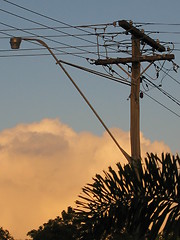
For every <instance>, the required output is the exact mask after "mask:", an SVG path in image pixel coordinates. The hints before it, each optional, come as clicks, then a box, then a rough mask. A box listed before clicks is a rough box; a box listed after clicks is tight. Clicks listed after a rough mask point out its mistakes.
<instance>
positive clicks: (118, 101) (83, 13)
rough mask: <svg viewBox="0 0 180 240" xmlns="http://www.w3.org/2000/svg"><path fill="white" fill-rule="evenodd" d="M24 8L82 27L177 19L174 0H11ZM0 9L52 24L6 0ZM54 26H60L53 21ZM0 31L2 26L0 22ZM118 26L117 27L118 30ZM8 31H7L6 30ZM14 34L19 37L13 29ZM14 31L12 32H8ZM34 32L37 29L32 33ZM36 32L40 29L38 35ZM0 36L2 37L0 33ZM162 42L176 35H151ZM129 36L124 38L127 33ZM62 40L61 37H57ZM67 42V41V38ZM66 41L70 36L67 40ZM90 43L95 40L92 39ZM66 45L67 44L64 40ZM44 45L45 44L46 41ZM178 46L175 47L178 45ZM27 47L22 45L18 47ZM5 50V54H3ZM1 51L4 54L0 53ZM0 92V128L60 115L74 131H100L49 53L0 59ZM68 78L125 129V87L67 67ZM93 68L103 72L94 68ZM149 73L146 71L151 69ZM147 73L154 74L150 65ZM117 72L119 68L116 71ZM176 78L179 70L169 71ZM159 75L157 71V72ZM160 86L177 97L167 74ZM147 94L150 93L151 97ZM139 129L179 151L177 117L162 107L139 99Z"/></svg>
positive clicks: (5, 45) (19, 23)
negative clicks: (119, 21) (121, 21)
mask: <svg viewBox="0 0 180 240" xmlns="http://www.w3.org/2000/svg"><path fill="white" fill-rule="evenodd" d="M14 3H17V4H19V5H21V6H23V7H25V8H28V9H31V10H35V11H36V12H39V13H42V14H44V15H47V16H49V17H52V18H54V19H57V20H59V21H62V22H64V23H67V24H69V25H76V26H77V25H87V24H98V23H112V22H113V21H117V20H121V19H126V20H133V22H143V23H144V22H155V23H173V24H174V23H180V19H179V12H178V11H179V6H180V3H179V1H171V2H170V1H114V0H112V1H101V0H100V1H95V0H93V1H82V0H81V1H80V0H77V1H56V0H53V1H40V0H36V1H21V0H19V1H14ZM1 8H2V9H3V10H6V11H9V12H11V13H14V14H17V15H19V16H23V17H27V18H28V19H30V20H33V21H37V22H39V23H41V24H44V25H48V26H51V27H56V26H58V24H57V23H55V22H53V21H50V20H48V19H45V18H43V17H39V16H37V15H35V14H32V13H28V12H27V11H24V10H22V9H19V8H17V7H15V6H13V5H11V4H8V3H6V2H5V1H1ZM0 14H1V19H2V22H3V23H5V24H7V25H10V26H13V27H16V28H22V29H24V28H33V27H38V25H36V24H33V23H32V22H28V21H25V20H23V19H19V18H17V17H15V16H12V15H10V14H7V13H5V12H2V11H1V13H0ZM59 26H60V24H59ZM179 27H180V26H168V25H165V26H162V25H155V26H154V25H149V26H146V25H145V26H143V28H144V29H145V30H149V31H153V30H156V31H178V30H179ZM1 29H2V30H3V29H8V27H6V26H4V25H2V24H1ZM118 30H120V29H118ZM8 33H10V34H12V32H8ZM15 33H16V34H15V35H17V34H18V35H20V34H22V35H25V34H24V33H22V32H21V31H16V32H15ZM13 34H14V33H13ZM36 34H38V32H36ZM39 34H40V33H39ZM1 36H2V37H3V36H5V35H3V34H1ZM151 37H152V38H153V37H155V38H156V37H159V38H161V39H160V40H162V41H172V42H173V41H176V42H178V40H179V35H178V34H176V35H175V34H154V35H153V34H152V35H151ZM129 39H130V36H129ZM0 41H1V50H8V49H9V48H10V47H9V40H8V39H0ZM63 41H66V40H64V39H63ZM67 41H69V40H68V39H67ZM71 41H72V40H71ZM94 41H96V38H94ZM69 43H70V44H72V42H69ZM48 44H49V45H50V46H51V45H52V43H49V42H48ZM178 46H179V45H175V47H176V48H178ZM27 47H33V46H32V44H30V43H29V44H28V45H27V43H23V44H22V48H27ZM173 53H174V54H175V56H176V60H175V62H176V63H177V64H179V62H180V58H179V52H178V51H176V52H173ZM7 54H10V53H7ZM1 55H4V52H1ZM61 59H63V60H66V61H70V62H73V63H76V64H79V65H83V66H88V67H91V66H90V65H89V64H87V62H86V60H84V59H79V58H76V57H73V56H71V55H70V56H62V57H61ZM0 61H1V90H0V91H1V94H0V102H1V104H0V112H1V121H0V129H1V130H3V129H6V128H10V127H13V126H15V125H16V124H18V123H28V122H33V121H39V120H41V119H43V118H56V117H58V118H60V119H61V120H62V121H63V122H65V123H67V124H69V125H70V126H71V127H72V128H74V129H75V130H77V131H84V130H88V131H92V132H94V133H97V134H101V133H102V131H103V129H102V127H101V126H100V124H99V123H98V121H97V120H96V119H95V117H94V116H93V114H92V113H91V111H90V110H89V109H88V107H87V106H86V104H85V103H84V102H83V100H82V99H81V97H80V96H78V94H77V92H76V90H75V89H74V88H73V86H72V85H71V84H70V83H69V81H68V79H67V78H66V77H65V76H64V74H63V73H62V71H61V70H60V69H59V68H58V66H56V65H55V62H54V60H53V59H52V58H51V57H50V56H44V57H7V58H5V57H1V58H0ZM67 69H68V71H69V72H70V74H72V77H73V78H74V80H75V81H76V82H77V83H78V84H79V86H80V87H81V88H82V90H83V91H84V93H85V94H86V96H87V97H88V99H89V100H90V101H91V103H92V104H93V106H94V107H95V109H96V110H97V111H98V113H99V114H100V115H101V116H102V118H103V120H104V121H105V122H106V123H107V125H108V126H109V127H119V128H121V129H123V130H126V131H128V130H129V118H130V117H129V109H130V106H129V105H130V102H129V101H128V100H127V98H128V96H129V93H130V88H129V87H127V86H123V85H121V84H116V83H114V82H110V81H106V80H105V79H101V78H99V77H97V76H91V75H90V74H88V73H84V72H81V71H79V70H75V69H72V68H67ZM95 69H96V70H100V71H104V70H103V69H102V68H100V67H96V68H95ZM151 71H152V72H151ZM151 71H150V74H151V76H154V74H155V73H154V68H153V67H152V68H151ZM119 73H120V74H121V73H122V72H121V71H120V70H119ZM170 74H171V76H173V77H174V78H175V79H176V80H177V81H178V80H179V73H177V74H175V73H174V72H172V73H171V72H170ZM162 77H163V75H162ZM163 89H164V90H166V91H168V92H170V93H171V94H172V95H173V96H175V97H176V98H178V97H179V85H178V84H176V83H175V82H174V81H173V80H172V79H171V78H169V77H166V78H165V80H163ZM151 93H152V95H151ZM149 94H150V95H151V96H153V97H154V98H155V99H157V100H158V101H161V102H162V103H163V104H165V105H166V106H167V107H169V108H170V109H171V110H173V111H175V112H176V113H178V114H179V113H180V111H179V106H178V105H176V104H174V103H173V102H172V101H169V100H168V99H167V98H166V97H165V98H164V97H163V96H161V95H162V94H161V93H160V92H158V90H155V89H153V90H151V91H149ZM141 131H142V132H143V134H144V135H145V136H146V137H147V138H149V139H151V141H154V140H163V141H164V142H165V143H166V144H168V145H169V146H170V147H171V149H172V151H173V152H176V151H178V149H179V135H180V134H179V133H180V130H179V117H177V116H175V115H174V114H172V113H171V112H169V111H167V110H166V109H164V108H163V107H161V106H160V105H158V104H157V103H156V102H155V101H152V100H151V99H149V98H147V97H144V98H143V99H142V100H141Z"/></svg>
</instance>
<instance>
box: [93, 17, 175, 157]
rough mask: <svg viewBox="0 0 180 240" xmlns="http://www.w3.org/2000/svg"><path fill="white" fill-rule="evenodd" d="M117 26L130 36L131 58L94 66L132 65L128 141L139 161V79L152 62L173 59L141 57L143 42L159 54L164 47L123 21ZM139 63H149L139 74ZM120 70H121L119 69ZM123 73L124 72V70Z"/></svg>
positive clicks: (102, 61) (100, 60)
mask: <svg viewBox="0 0 180 240" xmlns="http://www.w3.org/2000/svg"><path fill="white" fill-rule="evenodd" d="M118 23H119V26H120V27H122V28H124V29H125V30H126V31H127V33H131V35H132V57H131V58H108V59H98V60H96V61H95V64H96V65H104V66H106V65H108V64H126V63H132V75H131V95H130V98H131V106H130V108H131V110H130V113H131V117H130V119H131V122H130V140H131V158H132V160H133V162H134V160H135V161H136V160H138V159H141V151H140V120H139V119H140V106H139V105H140V104H139V93H140V77H141V75H142V74H143V73H144V72H145V71H146V70H147V69H148V68H149V67H150V66H151V64H152V63H153V62H154V61H159V60H169V61H170V60H172V59H174V55H173V54H161V55H159V54H158V55H152V56H142V55H141V50H140V42H144V43H146V44H148V45H149V46H151V47H152V49H155V50H157V51H159V52H164V51H166V49H165V47H164V46H162V45H161V44H159V43H158V42H156V41H154V40H153V39H152V38H150V37H149V36H147V35H146V34H144V33H143V32H142V31H140V30H139V29H137V28H136V27H134V26H133V25H132V23H129V22H127V21H125V20H121V21H119V22H118ZM141 62H149V65H148V66H147V67H146V68H145V70H144V71H143V72H142V73H141V69H140V64H141ZM121 69H123V68H122V67H121ZM124 72H126V71H125V70H124Z"/></svg>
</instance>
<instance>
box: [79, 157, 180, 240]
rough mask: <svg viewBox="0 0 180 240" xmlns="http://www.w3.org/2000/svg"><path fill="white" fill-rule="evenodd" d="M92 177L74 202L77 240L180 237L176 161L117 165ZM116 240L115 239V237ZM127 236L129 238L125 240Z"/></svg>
mask: <svg viewBox="0 0 180 240" xmlns="http://www.w3.org/2000/svg"><path fill="white" fill-rule="evenodd" d="M117 167H118V171H117V172H116V171H114V170H113V169H112V168H111V167H110V168H109V171H108V172H104V176H103V177H102V176H101V175H96V177H95V178H94V179H93V180H94V182H93V183H92V184H88V185H87V186H85V187H84V188H83V193H82V195H81V196H80V200H79V201H77V206H78V210H77V213H78V214H79V216H81V231H80V233H81V238H80V239H94V240H96V239H97V240H100V239H131V237H132V239H138V240H141V239H142V240H144V239H151V240H155V239H156V238H157V237H158V233H159V232H160V231H162V234H163V236H164V239H169V240H171V239H172V240H175V239H178V237H180V195H179V193H180V169H179V168H180V159H179V156H176V157H174V156H171V155H170V154H166V156H164V154H162V158H161V159H160V158H158V157H157V156H156V155H154V154H151V155H147V158H146V159H145V161H144V162H139V163H138V173H139V174H138V176H137V174H136V173H137V168H136V169H135V168H134V166H133V165H130V164H127V165H126V166H124V167H122V166H121V165H120V164H117ZM115 236H116V237H115ZM125 236H127V238H125Z"/></svg>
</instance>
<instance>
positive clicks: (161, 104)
mask: <svg viewBox="0 0 180 240" xmlns="http://www.w3.org/2000/svg"><path fill="white" fill-rule="evenodd" d="M143 93H144V94H145V95H146V96H148V97H149V98H151V99H152V100H153V101H155V102H156V103H158V104H159V105H160V106H162V107H163V108H165V109H166V110H168V111H169V112H171V113H173V114H174V115H176V116H177V117H179V118H180V115H179V114H178V113H176V112H174V111H173V110H171V109H170V108H168V107H167V106H165V105H164V104H163V103H161V102H159V101H158V100H157V99H155V98H153V97H151V96H150V95H149V94H147V93H146V92H143Z"/></svg>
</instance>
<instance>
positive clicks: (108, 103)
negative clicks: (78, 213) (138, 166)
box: [0, 0, 180, 239]
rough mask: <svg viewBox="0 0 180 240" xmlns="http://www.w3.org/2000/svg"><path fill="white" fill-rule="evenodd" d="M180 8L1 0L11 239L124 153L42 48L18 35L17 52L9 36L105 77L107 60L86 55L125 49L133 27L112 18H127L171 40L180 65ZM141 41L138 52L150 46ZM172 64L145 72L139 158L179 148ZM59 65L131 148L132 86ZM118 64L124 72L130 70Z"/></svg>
mask: <svg viewBox="0 0 180 240" xmlns="http://www.w3.org/2000/svg"><path fill="white" fill-rule="evenodd" d="M12 3H14V4H17V5H18V6H17V5H16V6H15V5H13V4H12ZM179 8H180V2H179V1H178V0H173V1H167V0H158V1H154V0H152V1H142V0H137V1H130V0H126V1H118V0H117V1H116V0H111V1H106V0H98V1H97V0H96V1H95V0H91V1H86V0H85V1H82V0H76V1H70V0H66V1H65V0H61V1H58V0H52V1H48V0H43V1H42V0H31V1H24V0H18V1H17V0H14V1H11V3H10V2H8V1H3V0H0V16H1V17H0V19H1V20H0V25H1V26H0V62H1V78H0V83H1V88H0V113H1V118H0V189H1V195H2V197H1V198H0V206H1V208H2V209H1V216H0V226H3V227H4V228H6V229H8V230H9V231H10V233H12V235H13V236H14V237H15V238H16V239H25V237H26V233H27V232H28V231H30V230H32V229H33V228H34V229H37V228H38V227H39V226H40V225H42V224H43V223H44V222H47V221H48V220H49V219H50V218H55V217H56V216H57V215H60V213H61V211H63V210H64V209H65V210H66V209H67V207H68V206H70V205H71V206H73V205H74V202H75V200H76V199H77V196H78V195H79V194H80V192H81V188H82V187H83V186H84V185H85V184H86V183H88V182H90V181H92V177H93V176H94V175H95V174H96V173H102V171H103V170H107V169H108V166H110V165H111V166H113V167H114V168H115V164H116V163H117V162H119V161H120V162H121V163H122V164H125V163H127V162H126V160H125V159H124V158H123V156H122V154H121V153H120V151H119V149H118V148H117V147H116V146H115V144H114V142H113V141H112V140H111V138H110V137H109V136H108V134H107V133H106V131H105V130H104V128H103V127H102V125H101V123H100V122H99V121H98V120H97V118H96V117H95V116H94V115H93V113H92V111H91V110H90V109H89V108H88V106H87V104H86V103H85V102H84V100H83V99H82V97H81V96H80V95H79V94H78V92H77V91H76V89H75V88H74V86H73V85H72V83H71V82H70V81H69V79H68V78H67V76H65V74H64V73H63V71H62V70H61V69H60V68H59V66H58V65H57V64H56V62H55V61H54V59H53V58H52V56H50V55H47V51H46V49H42V48H41V46H39V45H35V44H32V43H31V42H22V45H21V50H16V51H14V50H11V49H10V45H9V39H10V37H11V36H23V37H36V38H37V37H39V38H41V39H43V40H44V41H45V42H46V43H47V44H48V46H49V47H51V48H53V52H54V53H55V54H56V56H57V57H58V59H61V60H64V61H67V62H70V63H73V64H76V65H79V66H83V67H86V68H91V69H93V70H96V71H99V72H101V73H104V74H106V75H108V76H110V74H112V72H111V71H110V70H109V69H108V68H107V67H104V68H103V67H102V66H94V65H92V64H91V63H92V61H87V58H89V59H93V60H96V59H98V58H105V57H125V56H126V57H127V56H128V57H129V56H130V55H129V54H126V53H124V52H123V51H122V50H126V51H129V50H131V48H130V44H131V36H130V35H125V34H124V31H123V29H121V28H120V27H119V26H118V25H117V23H118V20H122V19H125V20H128V21H129V20H132V21H133V22H134V25H135V26H136V27H138V28H140V29H144V30H145V32H146V33H147V34H148V35H149V36H150V37H151V38H153V39H155V40H156V39H159V40H160V42H161V43H162V44H163V45H164V46H165V47H166V48H168V47H169V48H170V49H171V50H173V49H174V50H173V51H172V52H171V51H170V52H169V53H172V54H174V55H175V60H174V63H175V64H177V65H180V55H179V44H180V41H179V37H180V17H179ZM27 10H31V12H30V11H27ZM37 13H38V14H41V15H38V14H37ZM113 22H116V27H115V26H113V24H112V23H113ZM145 23H151V24H145ZM152 23H153V24H152ZM72 26H76V28H73V27H72ZM77 26H81V27H78V28H77ZM82 26H84V27H82ZM85 26H86V27H85ZM47 28H48V29H47ZM120 32H121V34H117V33H120ZM97 33H98V37H97ZM110 33H111V34H110ZM103 34H104V36H105V37H104V38H103V37H101V36H103ZM124 43H125V44H124ZM103 44H112V45H111V46H110V47H108V48H107V47H103V46H104V45H103ZM118 44H119V45H118ZM72 46H76V47H74V48H73V47H72ZM146 48H147V52H146V53H145V54H148V55H151V54H152V52H151V51H148V47H147V46H146ZM34 49H35V50H34ZM114 50H116V52H113V51H114ZM118 50H119V51H118ZM67 53H68V54H67ZM128 53H129V52H128ZM41 54H42V55H41ZM25 55H26V56H25ZM30 55H31V56H30ZM177 65H173V64H172V62H161V63H159V62H157V65H156V66H154V65H152V66H151V67H150V68H149V69H148V71H147V72H146V73H147V75H145V74H144V76H145V77H146V79H145V80H146V81H144V82H143V83H142V84H141V91H143V92H144V97H143V98H142V99H140V127H141V150H142V157H144V156H145V155H146V152H154V153H157V154H161V153H162V152H171V153H173V154H176V153H178V152H179V147H180V137H179V136H180V129H179V118H180V110H179V102H178V99H179V88H180V85H179V84H180V80H179V77H180V76H179V71H176V70H177ZM146 66H147V64H145V63H144V64H143V65H142V69H141V70H142V71H143V69H144V68H145V67H146ZM64 67H65V68H66V69H67V71H68V73H69V74H70V75H71V77H72V78H73V80H74V81H75V82H76V84H77V85H78V86H79V88H80V89H81V90H82V92H83V93H84V94H85V96H86V97H87V99H88V100H89V101H90V103H91V104H92V105H93V107H94V108H95V110H96V111H97V112H98V114H99V115H100V117H101V118H102V119H103V121H104V122H105V123H106V125H107V126H108V128H109V129H110V130H111V131H112V133H113V134H114V136H115V137H116V139H117V140H118V142H119V144H120V146H121V147H123V149H125V150H126V151H127V152H128V153H129V154H130V140H129V135H130V100H129V96H130V86H128V85H126V84H122V83H118V82H115V81H110V80H108V79H107V78H102V77H99V76H97V75H93V74H91V73H89V72H85V71H82V70H79V69H77V68H72V67H70V66H67V65H64ZM122 67H124V68H125V69H126V70H127V71H129V74H130V69H128V68H126V66H123V65H122ZM173 67H174V68H173ZM112 68H113V70H114V73H113V77H119V75H121V77H120V79H122V77H123V78H125V79H126V83H128V82H130V78H128V77H127V75H126V74H125V73H123V71H122V70H121V69H120V68H118V67H116V66H112ZM159 70H160V71H159ZM157 73H159V76H158V78H157ZM118 74H119V75H118ZM167 74H168V75H167ZM111 76H112V75H111ZM154 84H156V85H157V86H160V85H161V87H158V88H155V87H154ZM162 91H163V93H162ZM167 95H168V96H169V97H167ZM149 96H150V97H149ZM152 98H153V99H152Z"/></svg>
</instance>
